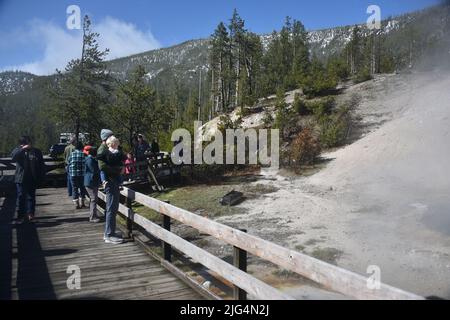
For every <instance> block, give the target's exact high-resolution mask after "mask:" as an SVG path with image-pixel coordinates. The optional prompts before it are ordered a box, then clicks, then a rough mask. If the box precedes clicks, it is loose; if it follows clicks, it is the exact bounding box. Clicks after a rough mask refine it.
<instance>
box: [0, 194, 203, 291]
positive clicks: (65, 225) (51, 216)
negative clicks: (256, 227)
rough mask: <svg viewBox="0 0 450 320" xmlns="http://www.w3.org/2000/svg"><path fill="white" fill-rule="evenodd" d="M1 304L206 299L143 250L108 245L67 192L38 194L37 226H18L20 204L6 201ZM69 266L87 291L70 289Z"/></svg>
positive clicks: (0, 239) (0, 243)
mask: <svg viewBox="0 0 450 320" xmlns="http://www.w3.org/2000/svg"><path fill="white" fill-rule="evenodd" d="M0 203H1V211H0V299H201V296H200V295H199V294H197V293H196V292H195V291H194V290H193V289H191V288H190V287H189V286H187V285H186V284H185V283H184V282H182V281H181V280H180V279H178V278H177V277H175V276H174V275H173V274H172V273H170V272H169V271H167V269H165V268H163V267H162V266H161V264H160V262H158V261H157V260H155V259H153V258H152V257H150V256H149V255H148V254H147V253H146V252H145V251H144V250H143V249H142V248H141V247H140V246H139V245H137V244H136V243H134V242H128V243H124V244H121V245H111V244H106V243H104V241H103V228H104V224H103V223H100V224H91V223H89V222H88V211H87V210H76V209H75V208H74V206H73V205H72V202H71V200H70V199H69V198H68V197H67V196H66V191H65V189H62V188H59V189H55V188H54V189H41V190H38V192H37V207H36V212H37V217H36V221H35V222H34V223H30V224H24V225H21V226H14V225H12V224H11V221H12V218H13V216H14V199H10V198H6V199H4V198H2V199H0ZM69 266H78V267H79V268H80V271H81V289H68V287H67V283H66V282H67V279H68V278H69V276H71V273H67V269H68V267H69Z"/></svg>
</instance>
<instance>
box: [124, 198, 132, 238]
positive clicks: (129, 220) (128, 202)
mask: <svg viewBox="0 0 450 320" xmlns="http://www.w3.org/2000/svg"><path fill="white" fill-rule="evenodd" d="M125 205H126V206H127V208H128V217H127V231H128V238H129V239H133V209H132V201H131V199H130V198H128V197H127V198H126V200H125Z"/></svg>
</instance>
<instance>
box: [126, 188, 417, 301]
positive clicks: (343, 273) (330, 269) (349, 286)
mask: <svg viewBox="0 0 450 320" xmlns="http://www.w3.org/2000/svg"><path fill="white" fill-rule="evenodd" d="M121 194H123V195H124V196H126V197H128V198H130V199H132V200H134V201H137V202H139V203H141V204H143V205H145V206H147V207H149V208H150V209H153V210H155V211H158V212H160V213H162V214H164V215H167V216H170V217H171V218H173V219H175V220H177V221H179V222H181V223H184V224H186V225H188V226H191V227H193V228H195V229H197V230H199V231H200V232H202V233H206V234H209V235H212V236H213V237H215V238H217V239H220V240H222V241H225V242H226V243H228V244H231V245H233V246H236V247H238V248H241V249H243V250H246V251H247V252H250V253H252V254H253V255H255V256H258V257H260V258H262V259H264V260H267V261H270V262H272V263H274V264H276V265H278V266H281V267H283V268H285V269H287V270H290V271H293V272H295V273H298V274H300V275H302V276H304V277H306V278H308V279H311V280H313V281H315V282H317V283H319V284H321V285H323V286H324V287H326V288H328V289H331V290H334V291H336V292H340V293H342V294H344V295H347V296H349V297H354V298H356V299H388V300H395V299H400V300H405V299H406V300H411V299H412V300H422V299H424V298H423V297H421V296H418V295H416V294H413V293H410V292H407V291H404V290H401V289H398V288H395V287H392V286H389V285H386V284H381V285H380V288H379V289H370V288H369V287H368V285H367V279H366V278H365V277H363V276H361V275H359V274H356V273H354V272H351V271H348V270H345V269H342V268H339V267H337V266H334V265H331V264H328V263H326V262H323V261H321V260H318V259H315V258H313V257H310V256H307V255H305V254H302V253H299V252H297V251H294V250H290V249H287V248H284V247H282V246H279V245H277V244H274V243H272V242H269V241H267V240H264V239H261V238H258V237H256V236H253V235H250V234H248V233H244V232H242V231H239V230H236V229H233V228H231V227H229V226H226V225H223V224H220V223H218V222H215V221H212V220H209V219H207V218H204V217H201V216H199V215H196V214H194V213H191V212H189V211H187V210H184V209H181V208H177V207H175V206H173V205H171V204H168V203H165V202H163V201H160V200H157V199H155V198H151V197H149V196H146V195H144V194H141V193H139V192H135V191H134V190H131V189H128V188H125V187H124V189H123V190H122V191H121ZM136 216H137V215H136ZM137 221H139V222H144V221H142V220H139V219H137V220H136V218H135V222H137ZM145 225H146V226H149V227H150V226H151V225H149V224H148V222H145ZM152 230H155V231H156V229H155V228H154V227H152ZM158 234H164V233H162V232H161V231H160V230H158ZM164 236H167V235H166V234H164ZM167 237H168V236H167ZM182 252H184V251H183V250H182ZM232 282H233V281H232ZM233 283H235V282H233ZM235 284H239V285H240V283H239V282H238V283H235ZM241 288H242V287H241ZM242 289H245V288H242Z"/></svg>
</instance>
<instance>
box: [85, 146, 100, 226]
mask: <svg viewBox="0 0 450 320" xmlns="http://www.w3.org/2000/svg"><path fill="white" fill-rule="evenodd" d="M83 152H84V154H86V155H87V157H86V171H85V173H84V186H85V187H86V191H87V193H88V194H89V198H90V199H91V201H90V203H89V212H90V214H89V222H93V223H98V222H100V219H99V218H98V213H97V201H98V187H99V185H100V169H99V168H98V162H97V160H96V159H95V156H96V155H97V153H96V150H95V149H94V148H93V147H91V146H86V147H84V150H83Z"/></svg>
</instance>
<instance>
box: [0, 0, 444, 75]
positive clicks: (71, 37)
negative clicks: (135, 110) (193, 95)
mask: <svg viewBox="0 0 450 320" xmlns="http://www.w3.org/2000/svg"><path fill="white" fill-rule="evenodd" d="M438 2H439V1H438V0H395V1H393V0H372V1H366V0H344V1H336V0H335V1H333V0H315V1H302V0H278V1H268V0H165V1H151V0H150V1H149V0H147V1H146V0H128V1H111V0H90V1H88V0H83V1H75V0H68V1H66V0H40V1H31V0H28V1H24V0H0V25H1V28H0V70H5V69H20V70H25V71H29V72H33V73H36V74H49V73H53V71H54V70H55V68H63V67H64V65H65V64H66V63H67V61H68V60H70V59H71V58H73V57H76V56H77V55H78V52H79V42H80V37H81V34H80V31H77V30H68V29H67V28H66V19H67V14H66V8H67V7H68V6H69V5H78V6H79V7H80V9H81V14H82V15H84V14H88V15H89V16H91V18H92V20H93V23H94V28H95V29H96V31H98V32H99V33H100V34H101V38H100V44H101V45H102V46H103V47H108V48H110V50H111V54H110V56H109V58H115V57H120V56H126V55H130V54H133V53H139V52H142V51H146V50H151V49H155V48H158V47H166V46H170V45H174V44H177V43H180V42H183V41H185V40H189V39H196V38H204V37H207V36H209V35H210V34H211V33H212V32H213V30H214V28H215V27H216V26H217V24H218V23H219V22H220V21H227V20H228V19H229V18H230V16H231V14H232V11H233V9H234V8H237V9H238V11H239V13H240V15H241V16H242V18H243V19H244V20H245V21H246V26H247V28H248V29H250V30H251V31H253V32H256V33H269V32H271V31H273V30H274V29H276V30H278V29H280V27H281V26H282V24H283V21H284V18H285V17H286V16H287V15H289V16H291V17H293V18H296V19H298V20H301V21H302V22H303V23H304V24H305V26H306V27H307V29H310V30H311V29H321V28H326V27H333V26H339V25H348V24H354V23H361V22H364V21H366V19H367V17H368V15H367V13H366V9H367V7H368V6H369V5H371V4H376V5H378V6H380V8H381V13H382V17H383V18H386V17H388V16H391V15H397V14H400V13H405V12H410V11H414V10H417V9H421V8H424V7H427V6H429V5H433V4H436V3H438Z"/></svg>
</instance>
